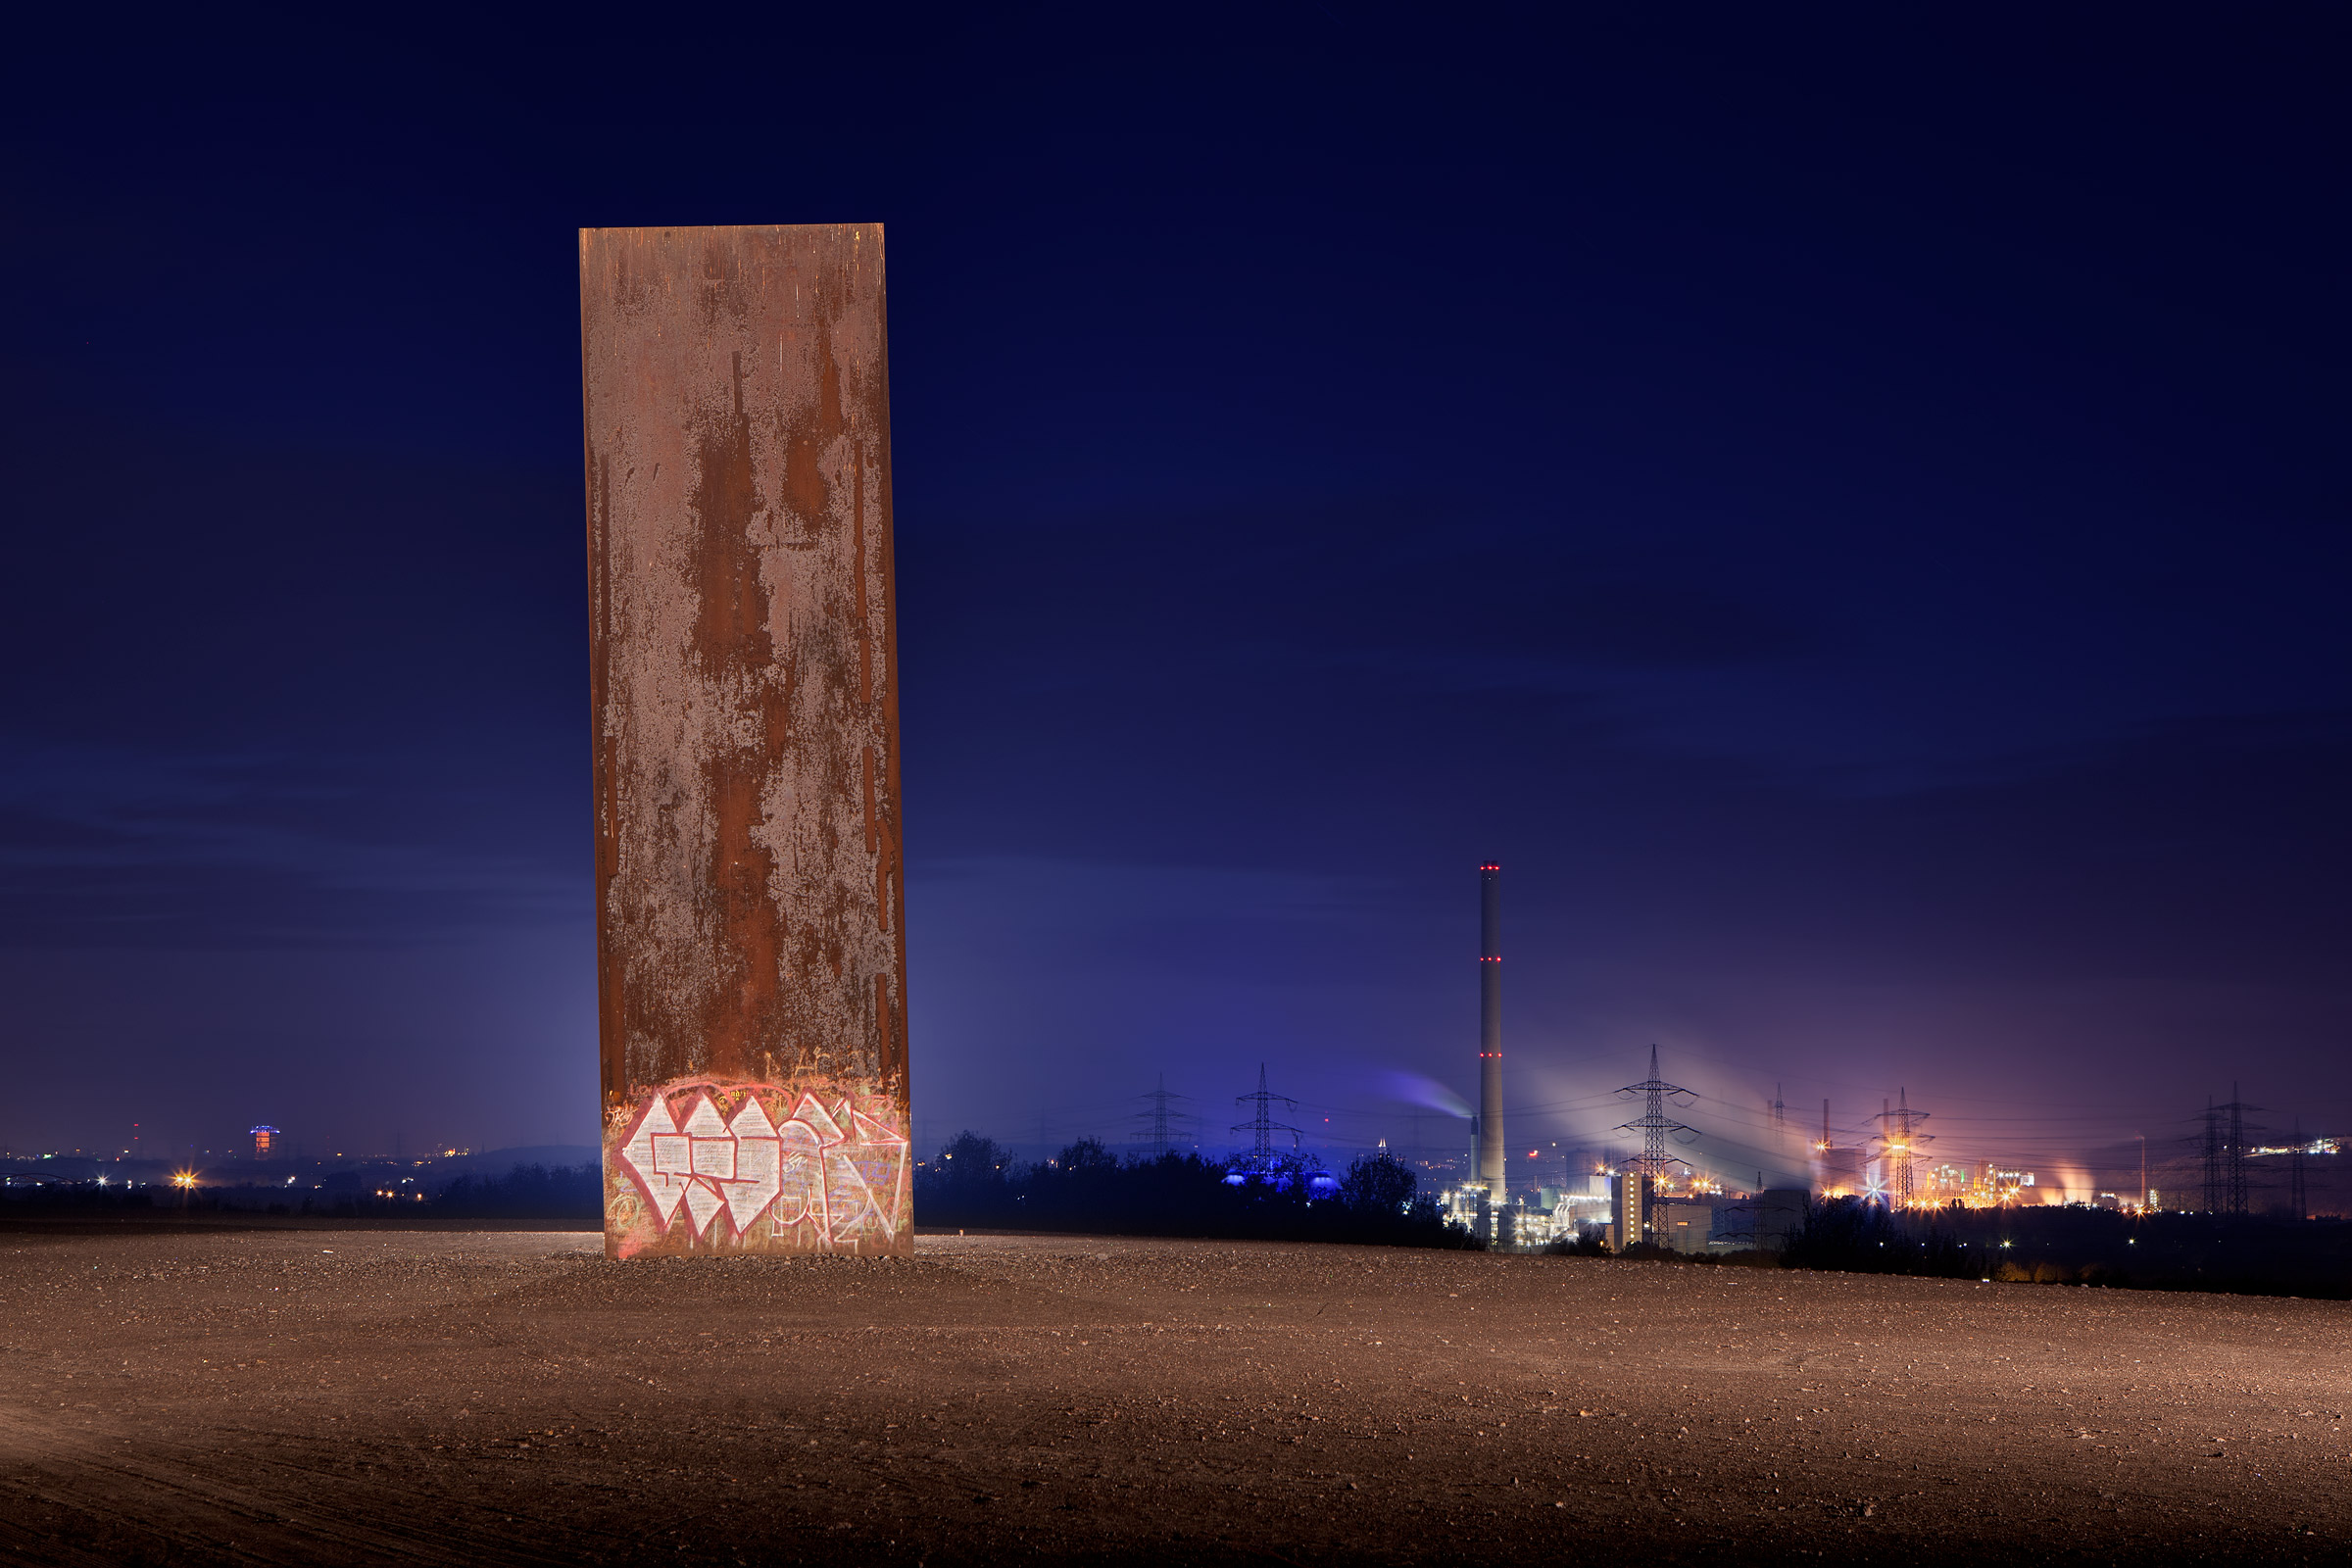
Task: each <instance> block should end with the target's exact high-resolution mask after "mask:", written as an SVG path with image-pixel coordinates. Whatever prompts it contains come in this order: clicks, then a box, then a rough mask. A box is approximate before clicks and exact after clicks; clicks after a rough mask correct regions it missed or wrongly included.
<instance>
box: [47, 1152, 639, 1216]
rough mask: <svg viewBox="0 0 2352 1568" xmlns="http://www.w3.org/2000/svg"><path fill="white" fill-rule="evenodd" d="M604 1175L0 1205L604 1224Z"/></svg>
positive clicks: (547, 1174)
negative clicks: (400, 1190)
mask: <svg viewBox="0 0 2352 1568" xmlns="http://www.w3.org/2000/svg"><path fill="white" fill-rule="evenodd" d="M604 1201H605V1200H604V1173H603V1171H602V1170H601V1169H600V1168H599V1167H598V1166H596V1165H593V1164H589V1165H553V1166H550V1165H517V1166H515V1168H514V1169H513V1170H510V1171H509V1172H507V1174H505V1175H504V1176H460V1177H458V1178H457V1179H456V1180H455V1181H452V1182H449V1183H447V1184H446V1185H444V1186H442V1187H441V1188H440V1189H439V1190H438V1191H436V1192H431V1193H428V1194H427V1195H426V1197H425V1199H424V1201H422V1202H419V1201H417V1200H416V1199H415V1198H414V1197H412V1196H403V1197H399V1198H383V1197H379V1196H377V1195H376V1194H374V1193H373V1192H369V1191H364V1190H360V1189H357V1188H355V1187H351V1186H347V1185H345V1186H336V1187H331V1188H325V1187H322V1188H313V1189H309V1190H304V1189H299V1188H296V1189H288V1188H286V1187H283V1186H280V1185H278V1184H276V1183H274V1182H272V1183H269V1184H267V1185H261V1184H254V1183H242V1184H239V1185H237V1186H233V1187H232V1186H221V1185H213V1186H203V1187H197V1188H195V1189H193V1190H191V1191H188V1192H181V1191H179V1190H177V1189H175V1188H172V1187H168V1186H165V1185H162V1184H160V1183H148V1184H146V1185H142V1186H137V1187H131V1186H126V1185H124V1184H123V1183H122V1182H111V1183H109V1184H107V1185H106V1186H104V1187H101V1186H99V1185H98V1184H97V1183H96V1182H95V1181H88V1182H63V1181H47V1182H44V1183H43V1184H42V1185H40V1186H37V1187H35V1186H28V1185H27V1186H11V1187H8V1188H6V1189H0V1205H4V1207H5V1210H6V1211H7V1212H11V1213H16V1214H21V1215H24V1216H26V1217H32V1216H36V1215H52V1214H58V1215H63V1214H109V1215H113V1214H121V1215H125V1216H128V1215H132V1214H138V1215H152V1216H153V1217H155V1218H157V1219H159V1220H162V1219H169V1218H170V1217H172V1215H175V1214H263V1215H285V1216H289V1217H303V1216H308V1217H310V1218H315V1219H431V1218H441V1219H548V1220H570V1221H576V1222H579V1223H581V1224H584V1225H588V1226H601V1225H602V1224H603V1223H604Z"/></svg>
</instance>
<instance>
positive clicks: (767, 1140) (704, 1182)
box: [607, 1084, 908, 1251]
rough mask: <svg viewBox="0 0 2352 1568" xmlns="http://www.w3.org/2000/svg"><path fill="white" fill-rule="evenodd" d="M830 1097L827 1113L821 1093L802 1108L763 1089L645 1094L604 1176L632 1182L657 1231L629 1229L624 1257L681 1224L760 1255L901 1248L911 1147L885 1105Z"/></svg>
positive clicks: (711, 1241) (804, 1097)
mask: <svg viewBox="0 0 2352 1568" xmlns="http://www.w3.org/2000/svg"><path fill="white" fill-rule="evenodd" d="M830 1098H831V1099H832V1101H833V1103H832V1104H831V1105H830V1106H828V1105H827V1104H826V1103H824V1101H822V1100H820V1099H819V1098H818V1097H817V1095H816V1094H815V1093H813V1092H810V1091H802V1092H800V1094H799V1095H798V1097H797V1099H795V1098H792V1092H791V1091H789V1090H782V1089H777V1088H775V1087H774V1086H772V1085H766V1084H749V1085H733V1086H718V1085H700V1086H694V1087H691V1088H688V1087H683V1086H673V1088H672V1089H671V1090H669V1091H666V1092H663V1091H654V1092H650V1093H648V1094H647V1095H646V1097H645V1101H644V1103H643V1104H641V1105H640V1106H639V1107H638V1108H637V1110H636V1113H635V1114H634V1115H633V1116H631V1117H629V1118H628V1120H627V1121H626V1123H625V1126H624V1127H623V1129H622V1130H621V1131H620V1132H619V1136H618V1137H617V1138H615V1139H613V1142H612V1143H611V1144H609V1145H608V1149H609V1158H608V1161H607V1169H608V1170H609V1171H610V1170H613V1169H614V1168H615V1167H617V1169H618V1170H619V1171H621V1172H625V1173H626V1176H627V1178H628V1181H629V1183H630V1185H631V1186H632V1187H634V1189H635V1191H636V1195H637V1197H638V1198H639V1199H640V1200H641V1201H642V1203H643V1206H644V1210H645V1218H646V1220H647V1221H648V1222H649V1223H647V1224H646V1225H644V1226H643V1227H642V1230H639V1228H638V1227H631V1229H632V1230H637V1231H638V1234H636V1235H635V1236H634V1237H633V1238H631V1239H630V1240H632V1241H633V1242H634V1245H628V1243H627V1242H624V1246H623V1250H625V1251H634V1250H639V1249H641V1248H643V1247H645V1246H648V1245H653V1244H655V1243H657V1242H659V1241H660V1240H661V1239H662V1237H663V1236H665V1235H668V1234H670V1233H672V1231H673V1228H674V1227H676V1226H678V1225H680V1224H681V1223H682V1224H683V1225H684V1227H685V1230H686V1231H687V1233H688V1234H689V1235H690V1236H691V1238H692V1239H693V1241H694V1242H695V1243H698V1244H705V1245H711V1246H718V1247H726V1246H730V1245H731V1246H735V1247H748V1248H753V1249H758V1250H769V1249H770V1248H771V1247H776V1246H781V1247H783V1248H785V1249H787V1250H817V1251H834V1250H858V1248H859V1245H860V1244H861V1243H863V1242H867V1241H872V1242H879V1243H884V1244H887V1243H890V1242H892V1241H895V1240H896V1239H897V1237H898V1234H899V1232H900V1230H901V1229H902V1228H903V1227H904V1226H905V1225H906V1223H907V1218H908V1215H907V1152H908V1143H907V1137H906V1135H905V1134H903V1133H901V1132H900V1131H899V1130H898V1129H896V1128H895V1127H893V1126H891V1125H890V1124H889V1122H888V1121H886V1120H884V1119H883V1118H882V1116H880V1115H876V1114H874V1109H880V1108H882V1107H881V1105H876V1106H874V1107H873V1109H868V1108H861V1107H860V1106H859V1105H858V1103H856V1099H855V1098H853V1097H851V1096H847V1095H834V1096H832V1097H830ZM858 1098H867V1099H869V1100H879V1099H880V1097H858ZM788 1099H789V1100H790V1101H791V1112H790V1114H789V1115H785V1116H783V1117H782V1119H781V1120H778V1119H777V1118H776V1114H775V1113H776V1112H777V1111H778V1110H780V1109H781V1107H782V1106H783V1105H784V1103H786V1101H787V1100H788ZM883 1104H887V1102H883ZM729 1107H731V1113H730V1109H729ZM681 1211H682V1212H681Z"/></svg>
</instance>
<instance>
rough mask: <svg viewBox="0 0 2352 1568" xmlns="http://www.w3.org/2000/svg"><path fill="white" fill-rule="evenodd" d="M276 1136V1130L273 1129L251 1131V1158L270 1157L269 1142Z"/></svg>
mask: <svg viewBox="0 0 2352 1568" xmlns="http://www.w3.org/2000/svg"><path fill="white" fill-rule="evenodd" d="M276 1136H277V1129H276V1128H274V1127H256V1128H255V1129H254V1130H253V1157H254V1158H256V1159H268V1158H269V1157H270V1139H272V1138H275V1137H276Z"/></svg>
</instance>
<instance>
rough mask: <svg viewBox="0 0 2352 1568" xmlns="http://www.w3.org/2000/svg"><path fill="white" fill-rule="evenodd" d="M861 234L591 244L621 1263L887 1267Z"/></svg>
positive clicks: (889, 1166)
mask: <svg viewBox="0 0 2352 1568" xmlns="http://www.w3.org/2000/svg"><path fill="white" fill-rule="evenodd" d="M885 349H886V331H885V321H884V312H883V289H882V227H881V225H880V224H878V223H870V224H858V223H845V224H811V225H807V226H792V227H743V228H631V229H584V230H582V231H581V234H580V360H581V374H582V381H583V398H582V411H583V421H584V425H585V438H586V447H587V480H588V564H589V588H590V595H591V650H592V660H593V676H592V681H593V687H592V703H593V706H594V711H595V745H596V758H595V774H596V899H597V970H598V987H599V1027H600V1031H601V1035H602V1047H603V1076H604V1116H605V1136H604V1142H605V1240H606V1250H608V1252H612V1253H615V1254H626V1253H630V1252H640V1251H686V1250H740V1249H754V1250H796V1251H797V1250H825V1251H857V1252H868V1253H870V1252H876V1251H895V1252H902V1253H904V1252H907V1251H908V1250H910V1247H911V1226H910V1220H911V1199H910V1197H909V1189H908V1180H907V1178H908V1171H907V1129H908V1128H909V1126H910V1125H911V1123H910V1122H909V1120H908V1116H907V1028H906V1000H905V999H906V968H907V963H906V952H907V949H906V923H905V920H904V892H903V889H902V885H901V874H900V866H901V860H900V837H899V717H898V711H899V703H898V694H899V679H898V660H897V657H896V644H895V641H894V638H893V623H894V622H893V597H892V570H891V528H890V515H891V513H890V384H889V373H888V366H887V356H886V352H885Z"/></svg>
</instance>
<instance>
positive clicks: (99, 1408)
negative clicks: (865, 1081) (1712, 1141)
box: [0, 1230, 2352, 1564]
mask: <svg viewBox="0 0 2352 1568" xmlns="http://www.w3.org/2000/svg"><path fill="white" fill-rule="evenodd" d="M596 1247H597V1238H595V1237H593V1236H574V1235H563V1234H534V1233H505V1234H495V1233H439V1234H416V1233H394V1232H383V1231H374V1232H330V1231H287V1230H281V1231H270V1232H250V1233H229V1232H212V1233H207V1234H202V1235H187V1236H174V1235H146V1236H123V1235H117V1236H107V1237H74V1238H69V1237H54V1236H35V1235H23V1234H8V1235H0V1563H5V1562H18V1561H30V1562H63V1563H119V1562H129V1561H141V1560H144V1561H154V1562H189V1563H198V1562H210V1561H221V1560H234V1561H252V1562H272V1563H275V1562H283V1563H303V1564H318V1563H342V1562H376V1561H385V1562H394V1561H397V1562H434V1563H475V1562H583V1561H585V1562H603V1561H613V1562H618V1561H631V1562H642V1561H660V1562H668V1563H679V1562H699V1561H716V1562H720V1563H730V1562H738V1561H740V1562H746V1563H760V1562H787V1561H791V1562H802V1561H817V1562H858V1563H867V1562H883V1563H888V1562H901V1561H906V1562H914V1561H925V1560H928V1561H936V1562H995V1561H999V1560H1003V1559H1007V1558H1032V1557H1043V1558H1049V1559H1085V1560H1108V1559H1118V1560H1151V1561H1187V1560H1194V1561H1205V1562H1225V1561H1282V1562H1295V1563H1305V1562H1326V1561H1437V1560H1446V1561H1473V1562H1482V1561H1516V1560H1528V1561H1537V1560H1542V1561H1545V1562H1563V1561H1564V1562H1572V1563H1582V1562H1613V1561H1637V1560H1639V1561H1643V1562H1650V1561H1683V1562H1695V1561H1710V1562H1712V1561H1721V1562H1779V1561H1791V1560H1799V1559H1811V1558H1814V1557H1818V1556H1820V1555H1824V1554H1827V1555H1831V1556H1835V1557H1837V1558H1838V1559H1840V1560H1844V1561H1853V1562H1882V1561H1883V1562H1903V1563H1916V1562H1920V1561H1923V1560H1925V1561H1936V1562H1951V1561H1969V1562H1982V1561H1987V1560H1995V1561H2003V1560H2005V1561H2040V1560H2045V1559H2052V1558H2055V1559H2060V1560H2076V1559H2081V1560H2086V1561H2100V1562H2108V1561H2137V1562H2145V1561H2166V1562H2172V1561H2182V1560H2210V1561H2225V1560H2226V1561H2232V1562H2238V1561H2254V1560H2260V1561H2273V1560H2277V1561H2307V1562H2315V1563H2319V1562H2329V1563H2340V1562H2343V1561H2345V1560H2346V1559H2347V1555H2348V1553H2352V1546H2348V1545H2347V1543H2348V1541H2352V1500H2348V1499H2352V1461H2348V1455H2352V1435H2348V1434H2347V1432H2346V1423H2345V1420H2344V1417H2345V1415H2346V1409H2345V1404H2346V1400H2347V1398H2352V1387H2348V1385H2352V1308H2348V1307H2346V1306H2345V1305H2342V1304H2338V1303H2327V1302H2313V1301H2293V1300H2262V1299H2238V1298H2229V1297H2209V1296H2208V1297H2190V1296H2167V1295H2156V1294H2141V1293H2131V1292H2112V1291H2097V1290H2081V1289H2069V1288H2059V1287H2049V1286H2027V1285H1978V1284H1973V1283H1961V1284H1956V1283H1950V1282H1938V1281H1928V1280H1910V1279H1874V1278H1867V1277H1859V1276H1851V1275H1820V1274H1794V1273H1781V1272H1763V1271H1752V1270H1745V1269H1732V1268H1716V1269H1701V1268H1690V1267H1674V1266H1668V1265H1660V1264H1647V1263H1617V1262H1608V1261H1589V1260H1582V1259H1567V1258H1516V1257H1514V1258H1490V1257H1485V1256H1480V1255H1476V1254H1461V1253H1434V1252H1406V1251H1396V1250H1357V1249H1351V1248H1316V1247H1301V1246H1281V1245H1265V1244H1227V1243H1214V1242H1141V1241H1112V1240H1093V1239H1087V1238H1069V1237H1051V1238H1049V1237H968V1238H966V1237H958V1236H936V1237H935V1236H925V1237H923V1238H922V1239H921V1240H920V1243H919V1245H918V1257H917V1260H916V1261H914V1262H912V1263H887V1262H864V1263H858V1262H833V1261H814V1260H811V1261H798V1262H761V1261H710V1260H679V1261H669V1262H632V1263H621V1264H612V1263H607V1262H605V1261H604V1260H603V1258H602V1257H601V1256H599V1255H598V1253H597V1250H596Z"/></svg>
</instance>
